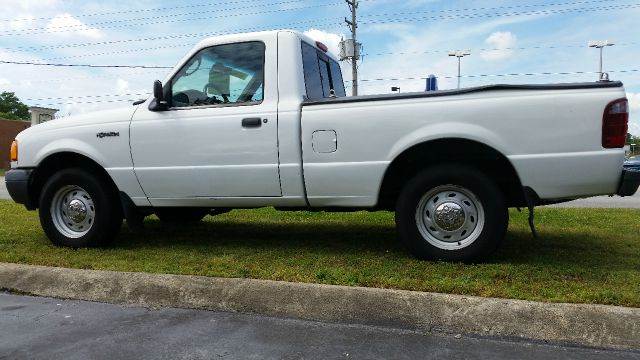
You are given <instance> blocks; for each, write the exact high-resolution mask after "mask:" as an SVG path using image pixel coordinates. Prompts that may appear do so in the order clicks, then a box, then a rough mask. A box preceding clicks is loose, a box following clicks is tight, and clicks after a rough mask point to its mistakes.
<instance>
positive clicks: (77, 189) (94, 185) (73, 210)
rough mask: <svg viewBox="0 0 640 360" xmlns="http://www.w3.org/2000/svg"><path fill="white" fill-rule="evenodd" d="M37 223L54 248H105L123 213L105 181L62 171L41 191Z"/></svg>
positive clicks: (76, 172) (82, 172)
mask: <svg viewBox="0 0 640 360" xmlns="http://www.w3.org/2000/svg"><path fill="white" fill-rule="evenodd" d="M40 223H41V224H42V228H43V229H44V232H45V234H46V235H47V237H48V238H49V239H50V240H51V242H53V243H54V244H55V245H58V246H69V247H74V248H79V247H95V246H104V245H108V244H109V243H110V242H111V241H112V240H113V239H114V238H115V237H116V236H117V234H118V232H119V231H120V227H121V225H122V209H121V207H120V201H119V199H118V197H117V196H116V194H115V191H113V190H112V187H111V186H110V184H108V183H107V182H106V181H103V180H102V179H101V178H99V177H97V176H95V175H93V174H91V173H89V172H88V171H85V170H83V169H64V170H60V171H59V172H57V173H55V174H54V175H53V176H52V177H51V178H50V179H49V180H48V181H47V183H46V184H45V185H44V187H43V189H42V193H41V195H40Z"/></svg>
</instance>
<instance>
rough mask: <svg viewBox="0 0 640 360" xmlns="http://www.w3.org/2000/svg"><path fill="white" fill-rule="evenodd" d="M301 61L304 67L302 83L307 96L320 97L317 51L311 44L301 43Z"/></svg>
mask: <svg viewBox="0 0 640 360" xmlns="http://www.w3.org/2000/svg"><path fill="white" fill-rule="evenodd" d="M302 63H303V67H304V83H305V85H306V88H307V98H309V99H322V98H323V97H324V95H323V94H322V79H321V78H320V68H319V67H318V52H317V50H316V48H314V47H313V46H311V45H309V44H307V43H305V42H303V43H302Z"/></svg>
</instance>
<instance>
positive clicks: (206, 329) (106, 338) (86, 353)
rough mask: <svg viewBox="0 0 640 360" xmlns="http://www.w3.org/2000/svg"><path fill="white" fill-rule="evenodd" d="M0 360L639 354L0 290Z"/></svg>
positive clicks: (601, 356)
mask: <svg viewBox="0 0 640 360" xmlns="http://www.w3.org/2000/svg"><path fill="white" fill-rule="evenodd" d="M372 311H375V309H372ZM4 358H7V359H19V358H29V359H34V358H42V359H86V358H92V359H119V358H129V359H131V358H133V359H218V358H221V359H251V358H253V359H301V358H305V359H363V358H367V359H372V358H380V359H390V358H393V359H403V358H406V359H418V358H419V359H515V358H518V359H640V352H635V351H606V350H594V349H585V348H578V347H564V346H552V345H547V344H542V343H527V342H522V341H508V340H504V339H487V338H474V337H469V336H459V335H443V334H423V333H418V332H414V331H407V330H397V329H389V328H378V327H368V326H360V325H337V324H323V323H317V322H311V321H300V320H291V319H277V318H270V317H263V316H255V315H245V314H231V313H219V312H210V311H199V310H183V309H157V310H149V309H144V308H132V307H122V306H117V305H110V304H101V303H92V302H83V301H68V300H57V299H51V298H36V297H29V296H17V295H10V294H6V293H0V359H4Z"/></svg>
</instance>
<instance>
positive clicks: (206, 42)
mask: <svg viewBox="0 0 640 360" xmlns="http://www.w3.org/2000/svg"><path fill="white" fill-rule="evenodd" d="M282 32H288V33H292V34H294V35H295V36H297V37H298V38H300V40H302V41H304V42H306V43H308V44H309V45H312V46H313V47H315V48H316V49H318V50H321V51H322V49H320V48H318V46H317V45H316V40H314V39H312V38H310V37H309V36H307V35H305V34H303V33H301V32H300V31H297V30H290V29H280V30H268V31H256V32H249V33H238V34H227V35H218V36H211V37H208V38H205V39H203V40H201V41H200V42H199V43H198V45H197V47H200V48H202V47H206V46H212V45H216V44H219V43H220V42H242V41H249V40H253V39H255V37H256V36H257V35H273V36H277V35H278V34H279V33H282ZM327 55H329V56H330V57H331V58H333V59H334V60H336V61H338V58H337V56H336V54H333V53H331V52H327Z"/></svg>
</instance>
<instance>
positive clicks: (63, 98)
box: [23, 93, 149, 101]
mask: <svg viewBox="0 0 640 360" xmlns="http://www.w3.org/2000/svg"><path fill="white" fill-rule="evenodd" d="M121 96H149V93H132V94H102V95H82V96H67V97H44V98H27V99H23V100H24V101H44V100H68V99H96V98H109V97H121Z"/></svg>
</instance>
